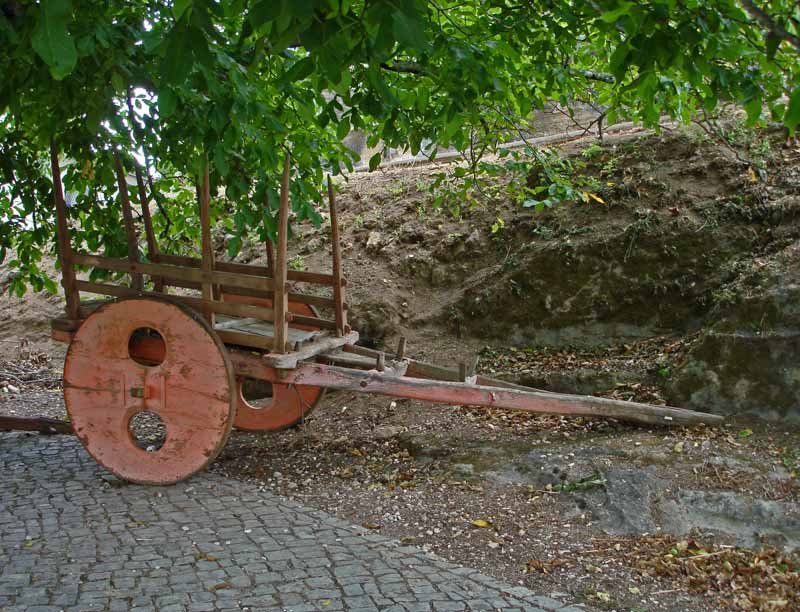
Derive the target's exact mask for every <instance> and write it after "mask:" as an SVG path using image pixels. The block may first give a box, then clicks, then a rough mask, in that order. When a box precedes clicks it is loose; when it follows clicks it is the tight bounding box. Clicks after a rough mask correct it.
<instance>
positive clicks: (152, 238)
mask: <svg viewBox="0 0 800 612" xmlns="http://www.w3.org/2000/svg"><path fill="white" fill-rule="evenodd" d="M134 170H135V172H136V187H137V188H138V190H139V205H140V206H141V207H142V221H144V234H145V238H146V239H147V257H148V259H150V261H152V262H153V263H158V242H157V241H156V233H155V230H153V219H152V218H151V217H150V206H149V203H148V201H147V200H148V198H147V189H146V187H145V186H144V179H143V178H142V171H141V169H140V168H139V166H138V165H136V162H135V161H134ZM153 284H154V285H155V289H156V291H164V279H163V278H161V277H160V276H154V277H153Z"/></svg>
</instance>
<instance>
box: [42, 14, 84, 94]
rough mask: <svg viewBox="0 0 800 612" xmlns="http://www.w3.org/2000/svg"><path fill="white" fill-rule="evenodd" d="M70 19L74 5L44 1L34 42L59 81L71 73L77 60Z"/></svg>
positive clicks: (52, 73)
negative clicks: (69, 28) (70, 30)
mask: <svg viewBox="0 0 800 612" xmlns="http://www.w3.org/2000/svg"><path fill="white" fill-rule="evenodd" d="M71 21H72V4H71V3H70V1H69V0H42V9H41V12H40V13H39V19H38V20H37V22H36V27H35V28H34V30H33V35H32V37H31V44H33V48H34V50H35V51H36V53H38V54H39V57H41V58H42V60H44V63H45V64H47V65H48V66H49V67H50V74H51V75H52V76H53V78H54V79H55V80H57V81H60V80H61V79H63V78H64V77H66V76H67V75H68V74H69V73H70V72H72V71H73V70H74V69H75V66H76V64H77V63H78V52H77V50H76V49H75V41H74V40H73V38H72V35H71V34H70V33H69V30H68V29H67V26H68V25H69V23H70V22H71Z"/></svg>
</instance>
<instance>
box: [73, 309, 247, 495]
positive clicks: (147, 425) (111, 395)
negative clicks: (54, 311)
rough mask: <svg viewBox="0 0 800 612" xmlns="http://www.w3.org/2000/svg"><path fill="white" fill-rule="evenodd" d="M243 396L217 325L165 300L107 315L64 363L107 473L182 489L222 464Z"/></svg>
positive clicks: (88, 438)
mask: <svg viewBox="0 0 800 612" xmlns="http://www.w3.org/2000/svg"><path fill="white" fill-rule="evenodd" d="M137 347H139V348H141V347H148V348H149V350H146V351H142V350H137ZM234 389H235V384H234V375H233V367H232V366H231V363H230V361H229V359H228V355H227V352H226V349H225V346H224V345H223V344H222V342H221V341H220V340H219V338H218V337H217V335H216V334H215V333H214V332H213V330H212V329H211V328H210V326H209V325H208V323H207V322H206V321H205V320H203V319H202V318H201V317H199V316H198V315H196V314H195V313H193V312H192V311H191V310H189V309H188V308H186V307H184V306H181V305H179V304H176V303H173V302H169V301H166V300H156V299H147V298H131V299H125V300H120V301H117V302H110V303H108V304H106V305H104V306H102V307H100V308H98V309H97V310H96V311H94V312H93V313H92V314H91V315H89V317H88V318H87V319H86V320H85V321H84V322H83V324H82V325H81V327H80V328H79V329H78V331H77V332H76V333H75V336H74V338H73V340H72V343H71V344H70V346H69V350H68V351H67V358H66V362H65V364H64V401H65V403H66V406H67V412H68V413H69V416H70V419H71V420H72V424H73V427H74V429H75V433H76V435H77V436H78V438H79V439H80V440H81V442H82V443H83V445H84V446H85V447H86V450H87V451H88V452H89V454H90V455H91V456H92V457H94V459H95V460H96V461H97V462H98V463H100V464H101V465H102V466H104V467H105V468H107V469H108V470H109V471H111V472H113V473H114V474H116V475H117V476H119V477H120V478H123V479H125V480H130V481H132V482H138V483H143V484H171V483H174V482H178V481H179V480H183V479H184V478H187V477H189V476H191V475H192V474H194V473H196V472H198V471H199V470H202V469H203V468H204V467H206V466H207V465H208V464H209V463H210V462H211V461H213V460H214V458H215V457H216V456H217V455H218V454H219V452H220V451H221V450H222V448H223V446H224V445H225V442H226V441H227V439H228V435H229V434H230V430H231V427H232V425H233V417H234V411H235V406H236V394H235V391H234ZM142 429H144V431H141V430H142ZM159 434H160V435H159Z"/></svg>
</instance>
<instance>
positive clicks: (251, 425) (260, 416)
mask: <svg viewBox="0 0 800 612" xmlns="http://www.w3.org/2000/svg"><path fill="white" fill-rule="evenodd" d="M223 299H224V300H225V301H226V302H244V303H247V304H253V305H258V306H263V307H265V308H272V300H269V299H266V298H251V297H244V296H238V295H232V294H225V295H223ZM289 312H292V313H294V314H298V315H303V316H308V317H317V316H319V315H318V313H317V311H316V310H315V309H314V307H313V306H311V305H309V304H303V303H300V302H289ZM290 325H291V324H290ZM291 326H292V327H296V328H297V329H306V330H314V329H318V328H316V327H311V326H308V325H291ZM251 385H252V386H256V387H259V389H260V390H261V392H262V393H261V394H260V395H262V398H261V399H259V400H258V401H255V400H252V399H251V400H248V399H247V398H246V397H245V395H246V392H247V390H248V387H250V386H251ZM324 394H325V388H324V387H311V386H308V385H281V384H278V383H272V384H271V385H270V384H269V383H267V382H265V381H253V383H251V384H250V385H249V384H247V382H246V380H245V379H244V378H240V377H239V378H237V379H236V399H237V404H236V418H235V420H234V422H233V425H234V427H236V428H237V429H242V430H245V431H280V430H282V429H287V428H289V427H292V426H294V425H297V424H298V423H300V422H301V421H302V420H303V419H304V418H305V417H306V416H308V414H309V413H310V412H311V411H312V410H313V409H314V408H316V406H317V405H318V404H319V403H320V401H321V400H322V396H323V395H324Z"/></svg>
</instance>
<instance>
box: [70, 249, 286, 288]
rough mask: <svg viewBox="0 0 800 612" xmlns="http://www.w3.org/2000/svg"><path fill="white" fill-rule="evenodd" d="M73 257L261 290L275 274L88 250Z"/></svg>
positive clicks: (79, 260) (124, 269)
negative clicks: (150, 260) (134, 258)
mask: <svg viewBox="0 0 800 612" xmlns="http://www.w3.org/2000/svg"><path fill="white" fill-rule="evenodd" d="M166 258H167V257H166V256H165V255H162V256H161V259H162V261H163V260H165V259H166ZM72 261H73V263H76V264H79V265H83V266H94V267H95V268H103V269H105V270H115V271H117V272H126V273H128V274H148V275H150V276H165V277H170V278H175V279H178V280H184V281H191V282H194V283H205V284H215V285H230V286H232V287H244V288H246V289H258V290H260V291H269V290H271V289H272V288H273V283H272V279H271V278H265V277H258V276H252V275H249V274H239V273H235V272H222V271H219V270H201V269H200V268H199V267H198V268H193V267H192V268H188V267H182V266H176V265H172V264H167V263H157V264H155V263H141V262H138V263H137V262H131V261H128V260H126V259H116V258H113V257H103V256H100V255H89V254H87V253H73V255H72Z"/></svg>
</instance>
